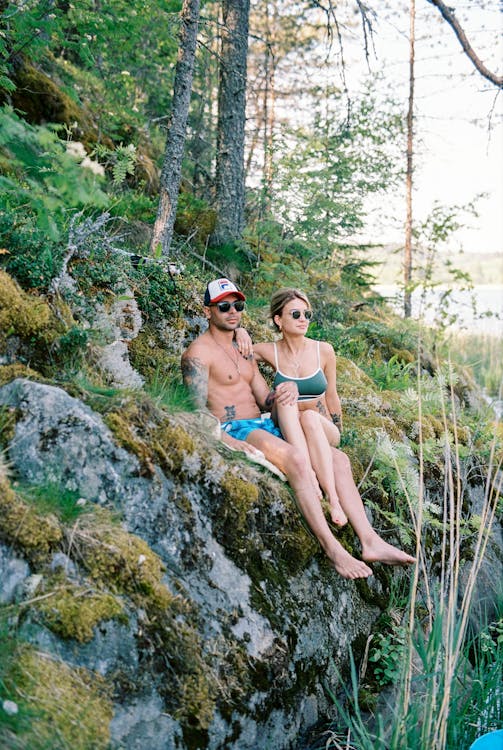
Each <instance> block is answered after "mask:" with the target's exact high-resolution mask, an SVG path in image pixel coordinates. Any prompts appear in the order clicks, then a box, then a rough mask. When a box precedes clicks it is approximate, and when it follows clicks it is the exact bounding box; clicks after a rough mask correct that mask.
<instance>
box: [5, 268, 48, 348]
mask: <svg viewBox="0 0 503 750" xmlns="http://www.w3.org/2000/svg"><path fill="white" fill-rule="evenodd" d="M50 320H51V310H50V308H49V305H48V304H47V302H45V301H44V300H42V299H41V298H40V297H36V296H32V295H29V294H26V293H25V292H23V290H22V289H21V287H20V286H19V285H18V284H17V283H16V282H15V281H14V279H12V278H11V276H9V274H8V273H6V272H5V271H1V270H0V330H1V331H4V332H5V334H4V335H5V336H9V335H11V334H17V335H18V336H21V337H22V338H29V337H30V336H39V335H41V334H42V333H43V332H45V331H46V329H47V327H48V325H49V321H50Z"/></svg>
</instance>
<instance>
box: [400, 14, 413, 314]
mask: <svg viewBox="0 0 503 750" xmlns="http://www.w3.org/2000/svg"><path fill="white" fill-rule="evenodd" d="M415 26H416V4H415V0H410V38H409V107H408V110H407V169H406V173H405V201H406V219H405V247H404V259H403V283H404V295H403V314H404V317H406V318H410V316H411V312H412V304H411V288H410V282H411V277H412V182H413V179H412V178H413V155H414V62H415V41H416V38H415V37H416V31H415Z"/></svg>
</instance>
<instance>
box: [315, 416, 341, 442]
mask: <svg viewBox="0 0 503 750" xmlns="http://www.w3.org/2000/svg"><path fill="white" fill-rule="evenodd" d="M320 421H321V424H322V427H323V430H324V432H325V435H326V436H327V440H328V442H329V443H330V445H331V446H332V448H338V447H339V443H340V442H341V433H340V432H339V428H338V427H336V426H335V425H334V424H333V423H332V422H331V421H330V420H329V419H327V417H324V416H323V414H320Z"/></svg>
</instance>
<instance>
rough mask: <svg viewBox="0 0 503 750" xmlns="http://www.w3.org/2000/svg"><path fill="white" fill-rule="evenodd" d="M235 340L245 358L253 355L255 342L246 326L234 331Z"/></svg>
mask: <svg viewBox="0 0 503 750" xmlns="http://www.w3.org/2000/svg"><path fill="white" fill-rule="evenodd" d="M234 341H235V342H236V346H237V348H238V352H239V353H240V354H241V356H243V357H244V358H245V359H248V357H251V355H252V354H253V342H252V340H251V338H250V334H249V333H248V331H247V330H246V328H236V330H235V331H234Z"/></svg>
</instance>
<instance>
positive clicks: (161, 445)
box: [151, 419, 196, 473]
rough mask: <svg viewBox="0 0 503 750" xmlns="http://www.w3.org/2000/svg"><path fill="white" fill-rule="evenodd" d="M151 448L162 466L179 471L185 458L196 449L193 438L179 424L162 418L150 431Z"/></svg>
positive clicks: (172, 470)
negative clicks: (155, 427)
mask: <svg viewBox="0 0 503 750" xmlns="http://www.w3.org/2000/svg"><path fill="white" fill-rule="evenodd" d="M151 445H152V448H153V450H154V453H155V455H156V457H157V458H158V459H159V461H160V464H161V466H162V467H163V468H166V469H168V471H171V472H175V473H180V472H182V471H183V464H184V461H185V458H186V457H187V456H188V455H191V454H192V453H194V452H195V450H196V444H195V441H194V439H193V438H192V437H191V436H190V435H189V433H188V432H187V431H186V430H185V429H184V428H183V427H182V426H181V425H174V424H171V422H170V421H169V420H168V419H164V420H163V421H162V423H161V424H160V425H159V426H158V427H157V429H155V430H153V432H152V442H151Z"/></svg>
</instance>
